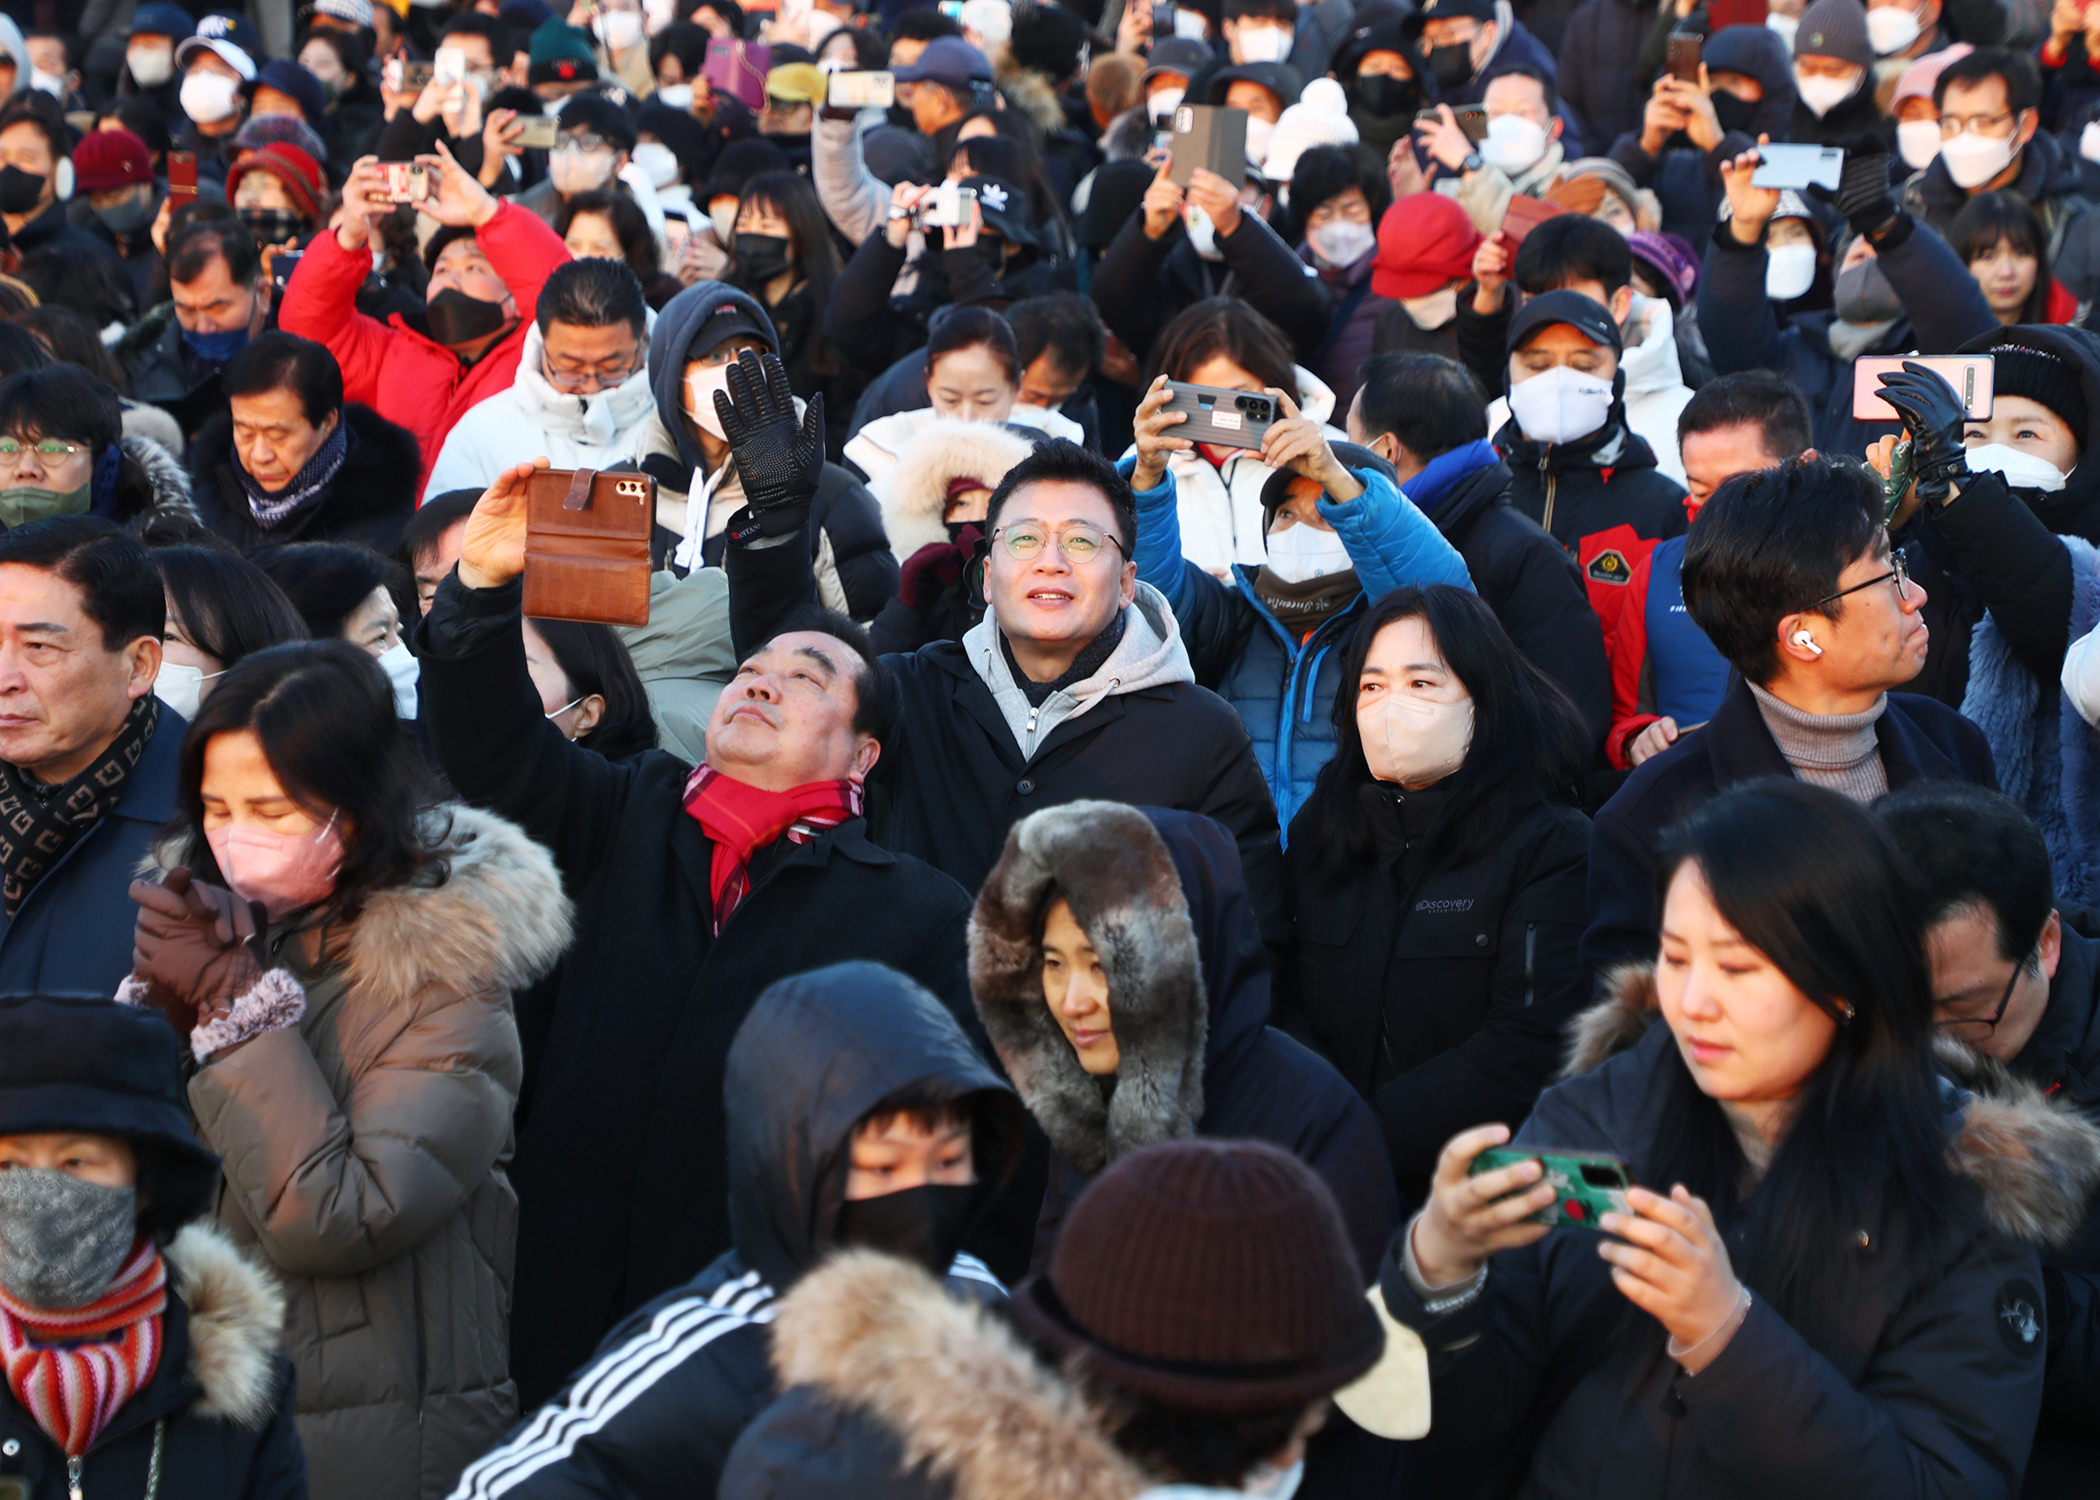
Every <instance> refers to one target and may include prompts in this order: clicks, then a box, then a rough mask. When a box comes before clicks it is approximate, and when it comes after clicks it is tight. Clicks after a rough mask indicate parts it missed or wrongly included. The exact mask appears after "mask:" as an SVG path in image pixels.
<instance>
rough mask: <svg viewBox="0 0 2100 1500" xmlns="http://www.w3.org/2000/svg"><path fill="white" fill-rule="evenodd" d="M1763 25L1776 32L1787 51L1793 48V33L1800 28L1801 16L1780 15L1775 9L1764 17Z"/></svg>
mask: <svg viewBox="0 0 2100 1500" xmlns="http://www.w3.org/2000/svg"><path fill="white" fill-rule="evenodd" d="M1765 25H1766V27H1767V28H1769V29H1770V30H1771V31H1773V32H1775V33H1777V35H1778V37H1779V40H1781V41H1782V42H1785V43H1786V50H1787V51H1788V52H1792V51H1793V50H1794V33H1795V32H1797V31H1799V30H1800V29H1801V18H1800V17H1799V16H1782V15H1780V14H1779V13H1778V12H1777V11H1774V12H1772V13H1771V14H1770V15H1768V16H1766V17H1765Z"/></svg>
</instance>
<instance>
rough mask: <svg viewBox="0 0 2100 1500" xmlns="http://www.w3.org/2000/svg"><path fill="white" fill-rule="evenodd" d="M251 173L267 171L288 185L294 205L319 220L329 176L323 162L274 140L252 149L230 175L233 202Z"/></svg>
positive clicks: (310, 219) (228, 189) (229, 191)
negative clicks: (243, 179)
mask: <svg viewBox="0 0 2100 1500" xmlns="http://www.w3.org/2000/svg"><path fill="white" fill-rule="evenodd" d="M250 172H267V173H269V174H270V176H272V177H274V178H276V179H277V180H278V181H279V182H281V183H283V184H284V191H285V193H286V195H287V196H288V197H290V198H291V200H292V207H293V208H295V209H297V210H298V211H299V212H300V213H302V214H304V215H305V216H306V218H307V221H308V222H309V223H318V222H319V221H320V218H321V195H322V194H323V193H324V192H326V191H327V179H326V178H325V177H323V176H322V175H321V164H320V163H319V162H317V161H315V160H314V159H313V158H312V157H311V156H308V155H307V154H306V153H305V152H304V151H301V150H300V149H299V148H298V147H297V146H291V145H287V144H285V143H284V142H283V141H274V142H272V143H271V144H270V145H267V146H264V147H262V148H261V149H260V150H257V151H251V152H250V153H249V154H248V155H247V156H245V157H243V158H242V159H241V160H240V161H239V162H238V163H237V164H236V165H235V166H234V168H233V170H232V171H230V172H228V173H227V174H226V197H227V200H228V201H229V202H231V201H232V199H233V196H234V194H236V193H238V192H239V191H240V190H241V179H242V178H243V177H246V176H247V175H248V174H249V173H250Z"/></svg>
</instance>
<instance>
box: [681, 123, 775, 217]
mask: <svg viewBox="0 0 2100 1500" xmlns="http://www.w3.org/2000/svg"><path fill="white" fill-rule="evenodd" d="M791 167H792V164H791V163H790V162H789V161H788V158H787V153H786V152H785V151H783V150H781V149H780V148H779V147H778V146H776V145H774V144H773V143H772V142H771V141H769V140H767V139H766V138H765V137H764V136H762V135H749V136H745V137H744V138H743V139H742V140H740V141H731V142H730V143H729V144H728V145H726V146H724V147H723V148H722V154H721V155H720V156H717V157H716V158H715V169H714V170H713V171H712V172H710V173H708V174H707V188H706V190H705V191H706V196H704V197H703V196H702V195H701V194H700V193H695V194H693V201H694V202H696V203H699V204H702V205H703V206H704V205H705V204H707V203H708V202H710V201H711V200H713V199H716V198H720V197H723V196H724V195H725V194H730V193H734V194H735V195H736V196H737V197H739V198H741V197H743V196H744V186H745V184H746V183H748V182H750V181H751V179H752V178H754V177H756V176H758V174H759V173H761V172H786V171H789V170H790V169H791Z"/></svg>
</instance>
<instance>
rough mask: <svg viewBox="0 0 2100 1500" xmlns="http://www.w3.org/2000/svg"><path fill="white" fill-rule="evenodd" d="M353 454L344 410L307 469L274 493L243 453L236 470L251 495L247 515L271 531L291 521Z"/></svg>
mask: <svg viewBox="0 0 2100 1500" xmlns="http://www.w3.org/2000/svg"><path fill="white" fill-rule="evenodd" d="M349 456H350V423H349V422H348V421H347V420H346V419H345V418H344V416H343V414H342V413H341V412H337V413H336V421H335V430H334V431H333V432H331V433H329V434H328V436H327V437H325V438H323V439H322V440H321V446H320V447H318V448H316V449H314V456H313V457H312V458H309V459H308V460H307V461H306V465H305V467H304V468H302V469H300V471H299V472H298V473H296V474H294V475H293V476H292V482H291V483H290V484H287V485H286V486H285V487H284V488H283V489H281V490H279V491H278V492H277V493H276V494H274V495H273V494H271V493H270V492H269V491H268V490H266V489H264V488H263V487H262V486H261V485H260V484H258V483H256V481H255V479H254V477H253V476H252V475H250V474H249V472H248V471H247V469H245V468H243V467H242V465H241V460H240V455H239V454H238V453H236V454H235V455H234V460H233V472H234V473H235V475H237V476H238V477H239V479H240V481H241V489H242V490H243V491H245V492H246V494H247V496H248V514H249V515H251V516H253V517H255V524H256V525H258V526H260V527H261V528H262V529H263V530H265V531H268V530H270V529H271V528H272V527H274V526H277V525H279V524H281V523H282V522H284V521H286V520H288V519H289V518H290V517H291V516H293V515H294V514H296V513H297V512H298V511H300V510H301V509H303V508H304V507H305V506H307V505H308V504H310V503H311V502H312V501H313V500H314V499H315V498H316V497H317V496H318V495H319V494H320V493H321V491H322V490H323V489H324V488H326V487H327V484H328V481H329V480H331V479H333V478H335V474H336V470H338V469H340V468H341V467H342V466H343V460H344V459H345V458H347V457H349Z"/></svg>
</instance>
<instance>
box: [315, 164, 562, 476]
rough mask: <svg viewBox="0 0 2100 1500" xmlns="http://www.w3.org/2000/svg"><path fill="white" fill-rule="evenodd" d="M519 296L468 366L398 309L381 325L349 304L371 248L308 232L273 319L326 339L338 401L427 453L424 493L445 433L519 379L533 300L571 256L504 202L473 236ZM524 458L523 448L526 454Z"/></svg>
mask: <svg viewBox="0 0 2100 1500" xmlns="http://www.w3.org/2000/svg"><path fill="white" fill-rule="evenodd" d="M475 237H476V238H477V239H479V240H480V241H481V248H482V250H483V251H484V252H485V253H486V254H487V256H488V258H489V264H490V265H491V266H493V267H495V270H496V274H497V275H498V276H501V277H502V278H503V284H504V285H505V286H507V287H509V288H510V293H511V296H513V297H515V298H516V299H517V303H518V326H517V327H516V328H514V329H512V330H511V331H510V332H509V333H507V334H505V335H504V336H503V337H502V338H501V339H499V340H498V341H497V342H496V343H495V344H493V345H491V346H490V348H489V351H488V352H487V353H486V354H484V355H482V357H481V358H480V359H478V360H476V361H475V362H474V363H473V364H471V365H463V364H461V363H460V362H459V356H458V355H456V354H454V353H453V352H452V351H451V350H450V349H447V348H446V347H445V346H444V345H443V344H439V343H435V342H433V341H432V340H430V339H428V338H425V337H424V336H423V335H422V334H420V333H417V332H416V331H415V330H414V329H412V328H409V327H407V326H406V325H404V324H403V323H402V321H401V318H400V315H399V314H398V313H397V314H395V315H394V316H393V317H391V318H389V319H388V320H387V321H386V322H384V323H381V322H379V321H378V320H377V319H375V318H369V317H367V316H365V315H364V314H363V313H361V312H358V311H357V310H356V309H355V307H354V306H353V300H354V299H355V298H356V296H357V289H358V288H359V287H361V286H363V285H364V281H365V277H366V276H368V275H369V274H371V270H372V252H371V251H370V250H354V251H353V250H345V249H344V248H343V247H342V246H341V245H340V244H338V243H337V242H336V238H335V236H334V235H332V234H319V235H315V236H314V240H313V243H312V244H311V245H309V246H308V247H307V251H306V254H305V255H304V256H303V257H302V258H301V259H300V261H299V267H298V269H297V270H295V271H294V272H292V279H291V281H290V282H289V283H287V285H286V286H285V289H284V301H283V303H282V305H281V306H280V307H279V309H278V313H277V326H278V327H279V328H282V329H283V330H284V331H285V332H286V333H296V334H298V335H299V336H300V337H301V338H308V339H312V340H314V341H315V342H316V343H320V344H325V345H326V346H327V348H328V351H329V353H331V354H333V355H334V356H335V358H336V363H337V364H339V365H341V366H342V367H343V399H344V400H346V401H357V402H362V403H363V404H364V405H366V406H369V407H371V408H372V409H373V410H375V411H377V412H378V413H379V414H380V415H381V416H382V417H385V418H386V419H387V420H388V421H389V422H394V423H398V424H399V425H400V426H403V427H406V428H407V429H408V430H409V431H410V432H412V433H414V434H415V435H416V442H417V443H418V444H420V445H421V447H422V450H423V472H422V473H421V474H419V475H418V476H417V477H416V489H417V492H418V493H421V491H422V488H423V481H424V480H426V479H428V478H429V477H430V466H431V465H432V464H433V463H435V462H437V456H438V450H439V449H440V448H442V447H444V445H445V434H447V433H448V432H450V431H451V430H452V424H453V423H455V422H457V421H458V420H459V419H460V418H461V417H462V416H464V415H465V414H466V411H467V408H468V407H470V406H472V405H474V403H475V402H477V401H482V400H485V399H487V398H488V397H490V396H493V395H495V394H496V393H497V392H498V391H503V390H508V389H509V388H510V385H511V382H512V381H513V380H515V379H516V378H517V374H518V355H519V353H520V352H521V351H522V350H523V349H524V347H525V330H526V329H527V328H528V327H529V326H530V325H531V323H532V319H533V314H534V312H535V310H536V309H537V308H538V306H539V300H540V288H541V286H543V285H544V284H545V283H546V280H547V278H548V276H550V275H551V274H553V271H554V268H555V267H556V266H558V265H560V264H561V263H562V262H564V261H566V260H567V259H568V258H569V252H568V250H567V248H566V247H565V246H563V244H562V242H561V239H560V238H559V237H558V236H557V235H556V234H555V233H554V231H553V230H552V229H550V228H548V227H547V223H546V221H545V220H544V219H542V218H540V216H539V215H538V214H535V213H532V212H531V211H530V210H527V209H522V208H519V207H518V206H517V205H516V204H512V203H506V204H504V205H503V206H502V207H501V208H499V209H497V210H496V216H495V217H494V218H492V219H490V220H489V221H488V223H486V224H484V225H482V226H481V228H480V230H479V231H478V232H477V233H476V236H475ZM528 456H529V455H528Z"/></svg>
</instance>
